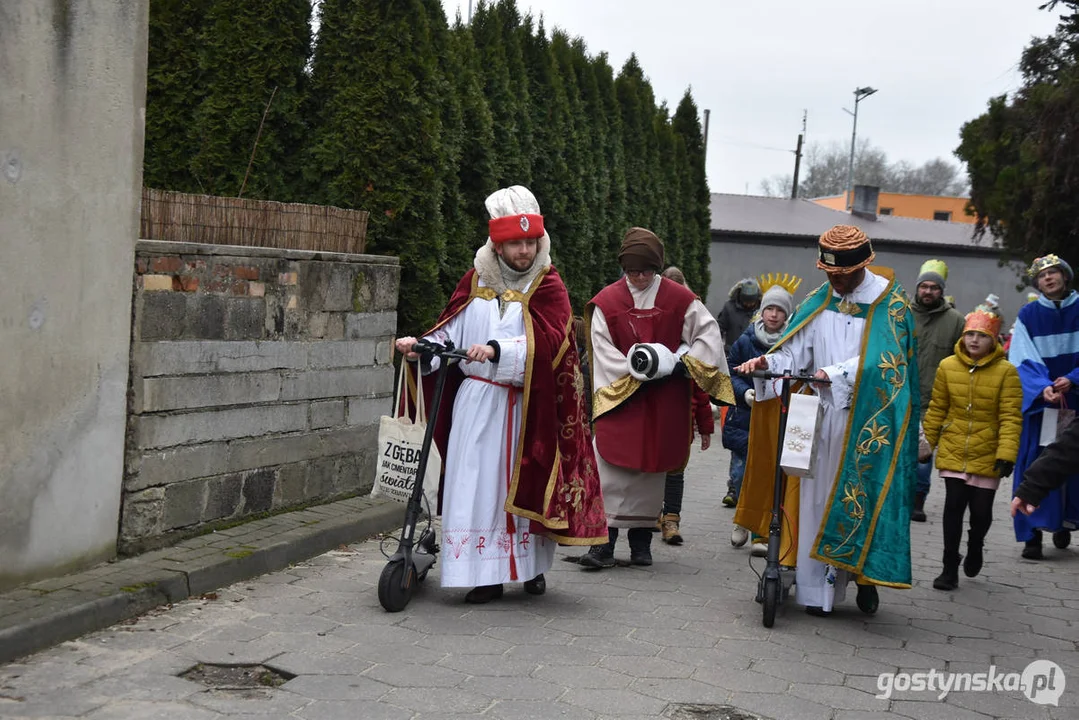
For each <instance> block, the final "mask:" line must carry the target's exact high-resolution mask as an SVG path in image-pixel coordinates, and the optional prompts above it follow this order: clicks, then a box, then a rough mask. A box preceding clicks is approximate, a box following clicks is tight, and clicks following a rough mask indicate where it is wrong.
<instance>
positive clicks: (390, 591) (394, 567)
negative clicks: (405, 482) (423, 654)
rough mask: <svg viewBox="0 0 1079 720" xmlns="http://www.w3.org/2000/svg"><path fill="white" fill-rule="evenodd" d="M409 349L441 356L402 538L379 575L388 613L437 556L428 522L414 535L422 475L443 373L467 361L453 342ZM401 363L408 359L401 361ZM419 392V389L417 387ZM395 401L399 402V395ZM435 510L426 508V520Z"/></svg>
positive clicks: (408, 597) (404, 598)
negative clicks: (455, 362)
mask: <svg viewBox="0 0 1079 720" xmlns="http://www.w3.org/2000/svg"><path fill="white" fill-rule="evenodd" d="M412 351H413V352H415V353H419V355H420V357H421V359H423V360H428V359H430V358H433V357H438V358H441V359H442V361H441V362H440V363H439V368H438V371H437V375H436V377H435V392H434V397H433V398H432V399H431V410H430V414H429V416H428V418H427V429H426V431H425V432H424V435H423V445H422V446H421V448H420V456H419V459H418V461H417V467H416V481H415V482H414V483H413V485H412V495H411V496H409V498H408V503H407V504H406V505H405V523H404V526H403V527H402V528H401V537H400V538H399V539H398V541H397V551H396V552H395V553H394V554H393V555H391V556H389V562H388V563H386V567H385V568H383V569H382V574H381V575H380V576H379V578H378V601H379V602H380V603H381V604H382V607H383V608H385V609H386V610H387V611H388V612H401V611H402V610H404V609H405V607H406V606H407V605H408V603H409V601H410V600H411V599H412V593H413V592H414V591H415V589H416V586H417V585H418V584H419V583H422V582H423V581H424V580H425V579H426V578H427V573H428V572H429V571H430V570H431V567H432V566H433V565H434V564H435V560H437V559H438V549H439V548H438V543H437V542H436V535H435V531H434V529H433V528H432V527H431V524H430V522H428V525H427V527H426V528H425V529H424V530H423V532H422V533H420V536H419V538H418V539H415V537H416V525H417V523H418V522H419V520H420V515H421V514H422V512H423V477H424V475H425V474H426V472H427V458H428V457H429V456H430V452H431V442H432V440H433V438H434V431H435V421H436V420H437V419H438V411H439V405H440V402H441V400H442V389H443V388H444V387H445V385H446V373H447V371H448V370H449V368H450V366H451V362H450V361H451V360H467V359H468V355H467V354H466V353H465V351H464V350H458V349H457V348H455V347H454V345H453V343H452V342H449V341H447V342H446V343H445V344H441V345H440V344H439V343H436V342H432V341H429V340H420V341H419V342H417V343H416V344H415V345H413V346H412ZM402 362H407V361H405V360H402ZM419 391H420V392H422V389H420V390H419ZM398 402H401V400H400V398H398ZM433 515H434V513H433V512H432V510H431V508H428V520H429V521H430V518H431V517H433Z"/></svg>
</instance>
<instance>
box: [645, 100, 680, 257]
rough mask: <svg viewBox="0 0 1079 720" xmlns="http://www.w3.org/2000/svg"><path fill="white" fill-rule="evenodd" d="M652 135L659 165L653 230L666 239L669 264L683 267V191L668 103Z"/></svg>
mask: <svg viewBox="0 0 1079 720" xmlns="http://www.w3.org/2000/svg"><path fill="white" fill-rule="evenodd" d="M652 132H653V133H654V134H655V141H656V154H655V165H654V166H653V168H652V174H653V177H654V178H655V180H656V185H655V195H654V196H653V198H652V207H653V217H654V219H653V220H652V225H653V227H652V230H653V231H654V232H655V233H656V234H657V235H659V236H660V237H661V238H663V241H664V243H665V245H666V252H665V253H664V255H665V256H666V257H665V261H666V263H667V264H668V265H677V266H679V267H681V266H682V265H683V262H682V237H681V234H680V233H679V228H678V227H676V225H675V223H674V218H675V208H676V207H677V205H678V192H679V182H678V176H677V175H676V174H675V167H674V163H675V148H674V145H675V142H674V140H675V137H674V130H672V129H671V123H670V118H669V112H668V110H667V104H666V103H663V104H661V105H660V106H659V108H657V109H656V111H655V113H654V114H653V116H652Z"/></svg>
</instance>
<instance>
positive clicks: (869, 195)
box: [851, 185, 880, 220]
mask: <svg viewBox="0 0 1079 720" xmlns="http://www.w3.org/2000/svg"><path fill="white" fill-rule="evenodd" d="M879 200H880V188H879V187H874V186H872V185H855V186H854V205H853V206H852V207H851V214H853V215H857V216H858V217H860V218H864V219H866V220H876V219H877V203H878V201H879Z"/></svg>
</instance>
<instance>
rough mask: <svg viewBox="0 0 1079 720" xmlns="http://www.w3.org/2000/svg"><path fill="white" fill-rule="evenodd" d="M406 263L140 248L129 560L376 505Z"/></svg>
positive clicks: (126, 540) (124, 529)
mask: <svg viewBox="0 0 1079 720" xmlns="http://www.w3.org/2000/svg"><path fill="white" fill-rule="evenodd" d="M399 281H400V267H399V266H398V264H397V259H396V258H386V257H381V256H373V255H343V254H335V253H314V252H305V251H293V250H276V249H268V248H248V247H235V246H220V245H196V244H188V243H174V242H163V241H149V240H142V241H139V243H138V244H137V246H136V252H135V282H134V304H133V322H132V357H131V373H130V380H129V383H130V384H129V388H128V391H129V392H128V405H129V408H128V410H129V412H128V432H127V449H126V457H125V461H126V464H125V473H124V491H123V502H122V510H121V520H120V542H119V544H120V550H121V552H124V553H133V552H141V551H144V550H147V549H151V548H154V547H158V546H161V545H164V544H167V543H170V542H174V541H175V540H176V539H177V538H178V537H183V536H186V535H193V534H196V533H199V532H203V531H205V530H207V529H209V528H212V527H214V526H215V525H220V524H223V523H226V522H231V521H236V520H239V519H243V518H245V517H248V516H252V515H254V514H257V513H262V512H266V511H272V510H280V509H286V508H289V507H293V506H297V505H301V504H305V503H311V502H322V501H330V500H336V499H339V498H341V497H345V496H348V495H354V494H357V493H366V492H369V491H370V488H371V483H372V481H373V478H374V452H375V444H376V439H377V434H378V418H379V417H380V416H381V415H383V414H385V413H387V412H388V411H389V410H390V405H391V397H392V395H393V390H394V387H393V385H394V379H395V378H394V371H393V366H392V365H391V361H392V350H391V348H392V342H393V336H394V334H395V332H396V326H397V312H396V308H397V293H398V287H399Z"/></svg>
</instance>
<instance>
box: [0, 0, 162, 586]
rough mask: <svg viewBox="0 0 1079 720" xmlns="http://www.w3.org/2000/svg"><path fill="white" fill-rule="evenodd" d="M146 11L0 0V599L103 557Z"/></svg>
mask: <svg viewBox="0 0 1079 720" xmlns="http://www.w3.org/2000/svg"><path fill="white" fill-rule="evenodd" d="M147 7H148V2H147V0H126V1H125V2H95V3H88V2H75V1H74V0H51V1H50V0H4V1H3V2H0V78H2V80H0V253H2V255H3V258H4V260H3V263H4V264H3V271H2V272H0V279H2V281H0V338H2V342H0V558H2V561H0V589H4V588H7V587H10V586H13V585H16V584H18V583H20V582H23V581H27V580H30V579H34V578H39V577H44V576H49V575H57V574H60V573H62V572H63V571H65V570H69V569H74V568H77V567H82V566H87V565H90V564H93V563H95V562H98V561H100V560H103V559H106V558H108V557H110V556H111V555H113V554H114V552H115V542H116V528H117V517H118V515H119V508H120V485H121V478H122V474H123V443H124V392H125V388H126V385H127V371H128V336H129V333H130V320H129V319H130V313H129V307H130V305H129V303H130V300H131V273H130V268H131V262H132V253H133V250H134V245H135V239H136V236H137V232H138V195H139V188H140V187H141V185H142V145H143V111H144V107H145V96H146V29H147Z"/></svg>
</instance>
